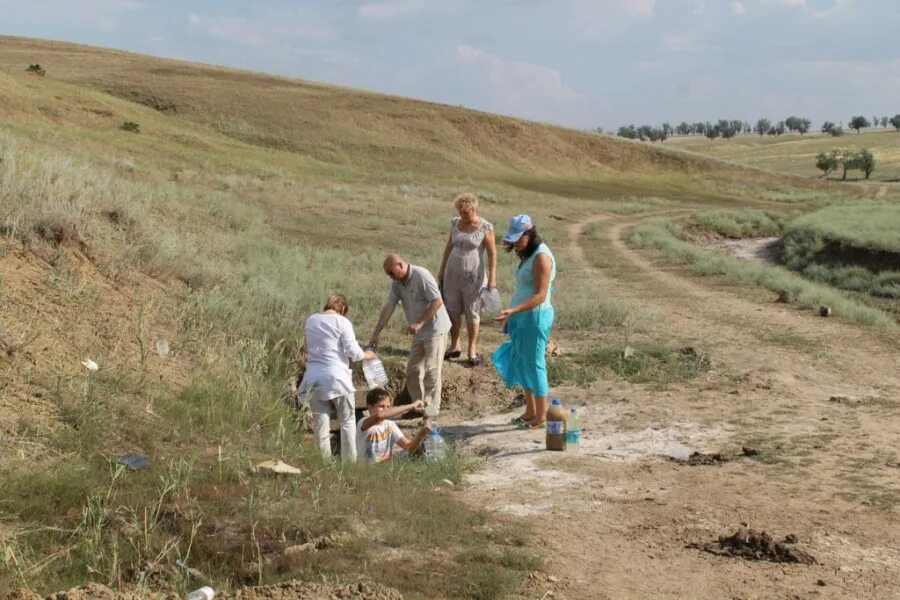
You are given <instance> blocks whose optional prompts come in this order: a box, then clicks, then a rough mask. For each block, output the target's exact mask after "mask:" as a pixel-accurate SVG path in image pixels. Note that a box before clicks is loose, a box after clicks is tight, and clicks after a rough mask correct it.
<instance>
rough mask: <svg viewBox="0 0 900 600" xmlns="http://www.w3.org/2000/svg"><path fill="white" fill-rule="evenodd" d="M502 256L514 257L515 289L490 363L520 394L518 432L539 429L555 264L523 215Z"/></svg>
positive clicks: (508, 234)
mask: <svg viewBox="0 0 900 600" xmlns="http://www.w3.org/2000/svg"><path fill="white" fill-rule="evenodd" d="M503 246H504V248H506V250H507V251H508V252H510V251H512V250H515V251H516V254H517V255H518V257H519V265H518V267H517V268H516V291H515V293H514V294H513V296H512V298H511V299H510V302H509V308H507V309H506V310H504V311H503V312H501V313H500V315H499V316H498V317H496V319H495V320H497V321H502V322H504V329H505V330H506V333H507V334H508V335H509V339H508V340H507V341H506V342H504V343H503V344H501V346H500V347H499V348H497V350H496V351H495V352H494V354H493V356H492V357H491V361H492V362H493V364H494V366H495V367H496V368H497V371H498V372H499V373H500V376H501V377H503V380H504V381H505V382H506V385H507V387H513V386H520V387H522V388H523V389H524V390H525V412H524V413H523V414H522V415H520V416H519V417H517V418H516V419H515V421H516V422H517V423H518V424H519V425H520V426H521V427H523V428H534V427H541V426H543V424H544V420H545V416H546V413H547V395H548V394H549V392H550V389H549V385H548V383H547V359H546V351H547V341H548V340H549V339H550V330H551V329H552V327H553V305H552V304H551V303H550V300H551V296H552V289H553V288H552V284H553V280H554V279H556V260H555V259H554V258H553V254H552V253H551V252H550V249H549V248H548V247H547V245H546V244H545V243H544V242H543V241H542V240H541V236H540V235H538V231H537V228H536V227H535V226H534V225H533V224H532V222H531V217H529V216H528V215H516V216H515V217H513V218H512V219H510V221H509V231H507V232H506V234H505V235H504V236H503Z"/></svg>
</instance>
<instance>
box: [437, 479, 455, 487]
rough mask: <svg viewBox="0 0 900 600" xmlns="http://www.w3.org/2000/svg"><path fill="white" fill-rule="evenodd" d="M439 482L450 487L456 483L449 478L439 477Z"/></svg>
mask: <svg viewBox="0 0 900 600" xmlns="http://www.w3.org/2000/svg"><path fill="white" fill-rule="evenodd" d="M441 483H443V484H445V485H449V486H451V487H452V486H454V485H456V484H455V483H453V482H452V481H450V480H449V479H441Z"/></svg>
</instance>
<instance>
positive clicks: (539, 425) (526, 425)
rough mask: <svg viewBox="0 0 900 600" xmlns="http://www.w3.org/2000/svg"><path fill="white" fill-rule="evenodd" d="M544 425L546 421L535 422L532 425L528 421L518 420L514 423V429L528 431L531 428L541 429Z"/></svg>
mask: <svg viewBox="0 0 900 600" xmlns="http://www.w3.org/2000/svg"><path fill="white" fill-rule="evenodd" d="M546 426H547V421H541V422H540V423H537V424H536V425H532V424H531V423H529V422H528V421H520V422H519V423H518V424H516V429H520V430H522V431H529V430H531V429H543V428H544V427H546Z"/></svg>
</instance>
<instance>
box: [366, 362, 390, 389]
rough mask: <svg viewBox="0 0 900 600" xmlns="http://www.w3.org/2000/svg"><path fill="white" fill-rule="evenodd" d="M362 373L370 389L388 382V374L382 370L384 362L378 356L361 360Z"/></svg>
mask: <svg viewBox="0 0 900 600" xmlns="http://www.w3.org/2000/svg"><path fill="white" fill-rule="evenodd" d="M363 374H364V375H365V376H366V383H367V384H368V385H369V389H370V390H374V389H375V388H379V387H384V386H386V385H387V384H388V376H387V373H386V372H385V370H384V363H383V362H381V359H380V358H373V359H371V360H364V361H363Z"/></svg>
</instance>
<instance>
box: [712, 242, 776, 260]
mask: <svg viewBox="0 0 900 600" xmlns="http://www.w3.org/2000/svg"><path fill="white" fill-rule="evenodd" d="M780 239H781V238H780V237H777V236H776V237H761V238H742V239H736V240H732V239H724V240H721V241H719V242H717V243H715V244H713V245H712V246H711V248H712V249H713V250H715V251H716V252H721V253H722V254H727V255H729V256H735V257H737V258H743V259H744V260H760V261H762V262H767V263H770V264H775V262H776V259H777V257H778V240H780Z"/></svg>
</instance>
